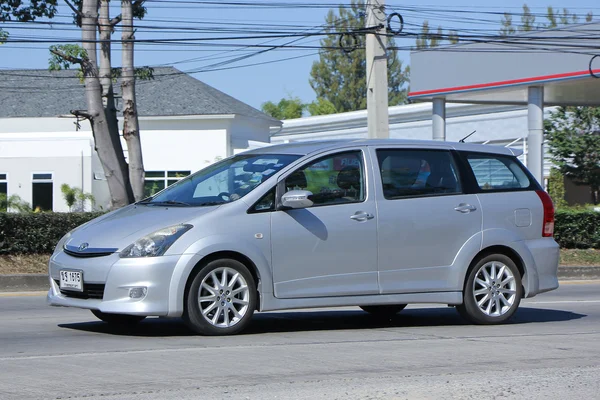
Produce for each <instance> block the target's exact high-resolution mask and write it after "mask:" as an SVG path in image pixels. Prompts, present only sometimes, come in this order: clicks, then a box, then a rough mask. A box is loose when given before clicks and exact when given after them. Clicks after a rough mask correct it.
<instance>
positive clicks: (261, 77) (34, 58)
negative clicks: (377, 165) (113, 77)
mask: <svg viewBox="0 0 600 400" xmlns="http://www.w3.org/2000/svg"><path fill="white" fill-rule="evenodd" d="M280 1H281V0H280ZM291 1H293V2H294V3H296V4H300V3H306V4H309V3H310V4H315V3H319V4H332V5H333V4H337V3H339V2H340V1H337V2H336V1H331V0H325V1H320V2H316V1H315V0H306V1H304V0H289V2H291ZM169 3H170V0H162V1H158V2H156V3H153V2H149V3H148V5H147V8H148V15H147V17H146V19H145V20H144V21H142V22H141V23H140V26H141V24H143V25H144V28H140V31H139V32H138V33H137V34H136V38H137V39H159V38H181V37H184V34H183V33H182V32H181V31H179V32H172V33H169V32H165V28H166V27H175V26H177V27H188V28H197V27H209V28H210V29H212V28H214V31H213V32H212V33H210V32H192V33H189V35H190V36H188V37H194V38H201V37H213V38H214V37H217V36H226V35H235V34H231V33H218V32H216V30H218V29H221V28H225V29H228V28H236V27H239V26H242V24H247V23H253V24H259V25H262V27H263V29H264V27H265V26H271V25H273V24H285V25H291V26H293V27H290V28H288V29H290V31H292V30H294V29H295V31H296V32H314V31H315V29H317V28H318V27H319V26H321V25H322V24H324V22H325V15H326V13H327V9H326V8H293V9H271V8H262V9H257V8H256V7H249V8H239V7H231V8H224V7H222V6H219V7H198V5H197V4H193V2H190V3H185V2H179V1H174V2H171V4H169ZM344 3H346V4H347V3H349V1H345V2H344ZM111 4H112V7H114V10H113V14H116V13H117V11H118V9H117V7H118V6H119V4H120V2H117V1H113V2H112V3H111ZM387 4H388V6H389V8H390V9H392V10H398V11H400V12H401V13H402V14H403V15H404V16H405V22H406V25H407V28H406V29H407V30H409V31H412V32H415V30H416V28H415V26H416V25H420V24H421V22H422V21H423V20H425V19H428V20H429V21H430V23H431V25H433V26H434V27H437V26H438V25H441V26H442V27H444V28H447V29H484V30H488V31H489V32H492V31H496V30H497V29H499V27H500V22H499V21H500V18H501V16H500V15H492V14H473V13H471V11H482V12H495V11H498V12H500V11H513V12H520V10H521V6H522V5H523V0H502V1H496V2H479V1H473V0H463V1H462V2H461V1H460V0H459V2H458V3H454V2H453V3H451V4H450V3H449V2H448V1H447V0H426V2H425V3H416V4H414V5H410V4H409V3H407V2H406V1H399V0H387ZM527 4H528V5H529V6H530V8H531V9H532V11H533V12H534V13H543V12H544V10H545V8H546V6H548V5H551V6H553V7H555V8H561V9H562V7H565V6H566V7H568V8H569V10H570V11H572V12H576V13H578V14H585V13H587V11H589V10H592V11H593V12H594V14H595V15H597V16H598V17H599V18H600V7H599V6H598V5H597V2H595V1H591V0H579V1H570V2H564V1H563V2H557V1H551V0H529V1H527ZM403 7H418V8H423V9H425V8H426V9H427V10H420V11H419V10H415V11H404V12H403V11H401V9H403ZM595 7H596V8H595ZM448 10H465V11H469V12H468V13H464V14H463V15H464V17H462V16H461V15H460V14H450V13H448ZM59 15H60V16H59V18H57V19H55V20H54V22H56V24H54V25H51V26H49V25H38V26H36V29H27V26H23V25H18V24H14V23H6V24H0V27H2V28H3V29H4V30H6V31H8V32H9V33H10V34H11V38H13V39H25V40H27V39H30V38H33V39H36V38H37V39H42V38H43V39H48V40H49V41H52V42H54V41H55V42H56V43H58V42H60V41H61V40H64V39H72V40H74V39H75V40H76V39H78V38H79V37H80V32H79V31H78V30H76V29H75V28H74V27H71V26H70V25H69V24H66V23H67V22H70V21H71V18H70V11H69V9H67V8H66V6H61V7H60V9H59ZM594 19H595V20H596V18H594ZM538 21H539V22H542V18H539V19H538ZM515 22H518V18H515ZM61 23H62V24H61ZM161 26H162V29H153V28H155V27H161ZM310 28H312V30H311V29H310ZM274 29H276V28H274ZM290 40H292V39H287V40H281V39H279V40H274V41H273V40H271V41H269V40H268V39H255V40H249V41H242V40H235V41H229V42H218V43H217V42H214V43H217V45H216V46H215V47H206V46H203V47H199V46H193V47H187V46H186V47H183V46H177V45H166V44H165V45H161V46H156V45H154V46H149V45H146V46H137V48H136V50H137V51H136V56H135V57H136V65H138V66H142V65H155V66H156V65H173V66H175V67H176V68H178V69H180V70H182V71H186V72H187V71H190V72H194V71H197V70H199V69H202V68H206V66H207V65H210V64H214V63H217V62H220V61H227V60H230V59H231V58H234V57H237V56H239V55H247V54H250V53H253V52H256V51H257V50H256V49H240V48H239V47H235V48H230V47H225V46H223V44H224V43H225V44H232V43H233V44H241V43H244V44H246V43H265V42H267V43H268V44H280V43H284V42H285V41H290ZM50 44H52V43H35V44H27V43H12V42H9V43H6V44H4V45H2V46H0V70H1V69H13V68H47V66H48V56H49V53H48V50H47V47H48V46H49V45H50ZM297 44H302V45H308V46H312V45H316V44H318V37H310V38H307V39H304V40H302V41H299V42H298V43H297ZM396 44H397V45H398V46H405V47H408V46H412V45H414V38H399V39H397V41H396ZM315 53H316V50H315V49H287V50H276V51H270V52H267V53H265V54H261V55H256V56H253V57H251V58H249V59H246V60H241V61H240V62H238V63H235V64H228V65H227V66H228V67H229V66H237V65H244V64H249V63H262V62H270V63H268V64H263V65H257V66H252V67H247V68H239V69H229V70H221V71H213V72H198V73H192V75H193V76H194V77H196V78H197V79H200V80H202V81H204V82H206V83H208V84H209V85H212V86H214V87H215V88H217V89H219V90H221V91H224V92H225V93H227V94H229V95H231V96H233V97H236V98H238V99H240V100H242V101H244V102H246V103H248V104H250V105H252V106H254V107H257V108H259V107H260V105H261V104H262V103H263V102H265V101H267V100H272V101H278V100H279V99H281V98H283V97H287V96H288V95H292V96H297V97H300V98H301V99H302V100H303V101H305V102H310V101H312V100H314V97H315V95H314V92H313V90H312V88H311V87H310V85H309V82H308V81H309V73H310V69H311V65H312V63H313V62H314V61H315V60H316V59H317V58H318V56H317V55H316V54H315ZM297 56H302V57H301V58H297V59H294V60H287V61H281V62H279V60H281V59H284V58H291V57H297ZM400 57H401V59H402V60H403V62H405V63H409V61H410V60H409V53H408V52H407V51H404V52H401V53H400ZM113 60H114V62H113V63H114V65H115V66H118V65H119V64H120V52H119V51H116V50H114V51H113Z"/></svg>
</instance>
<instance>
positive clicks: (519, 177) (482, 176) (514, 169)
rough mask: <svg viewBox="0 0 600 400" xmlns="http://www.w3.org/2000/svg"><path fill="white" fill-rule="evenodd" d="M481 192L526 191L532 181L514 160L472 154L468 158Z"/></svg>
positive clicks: (498, 156)
mask: <svg viewBox="0 0 600 400" xmlns="http://www.w3.org/2000/svg"><path fill="white" fill-rule="evenodd" d="M467 160H468V161H469V165H470V166H471V169H472V170H473V174H475V179H476V180H477V185H478V186H479V188H480V189H481V190H484V191H488V190H507V189H508V190H510V189H524V188H528V187H529V186H531V181H530V180H529V178H528V177H527V174H526V173H525V172H524V171H523V169H522V167H521V166H520V165H519V163H517V162H516V161H515V160H514V159H513V158H511V157H507V156H501V155H495V154H490V155H488V154H481V155H480V154H471V155H468V156H467Z"/></svg>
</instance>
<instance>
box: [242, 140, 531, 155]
mask: <svg viewBox="0 0 600 400" xmlns="http://www.w3.org/2000/svg"><path fill="white" fill-rule="evenodd" d="M354 146H377V147H384V146H407V147H419V148H428V149H445V150H463V151H473V152H483V153H495V154H505V155H515V156H519V155H520V154H521V153H520V151H519V150H517V149H511V148H507V147H501V146H486V145H482V144H471V143H458V142H443V141H434V140H405V139H359V140H353V139H336V140H315V141H306V142H294V143H285V144H276V145H273V146H267V147H262V148H259V149H254V150H250V151H247V152H245V153H244V154H298V155H307V154H312V153H318V152H322V151H327V150H335V149H343V148H346V147H354Z"/></svg>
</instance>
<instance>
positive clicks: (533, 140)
mask: <svg viewBox="0 0 600 400" xmlns="http://www.w3.org/2000/svg"><path fill="white" fill-rule="evenodd" d="M527 112H528V114H527V122H528V126H529V135H528V136H527V148H528V149H527V168H529V170H530V171H531V173H532V175H533V176H534V178H535V179H536V180H537V181H538V182H539V184H540V185H542V187H544V87H543V86H530V87H529V88H528V105H527Z"/></svg>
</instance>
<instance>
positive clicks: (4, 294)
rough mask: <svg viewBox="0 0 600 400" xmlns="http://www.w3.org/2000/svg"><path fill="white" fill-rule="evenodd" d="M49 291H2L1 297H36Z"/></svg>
mask: <svg viewBox="0 0 600 400" xmlns="http://www.w3.org/2000/svg"><path fill="white" fill-rule="evenodd" d="M46 294H48V291H45V292H1V293H0V297H35V296H45V295H46Z"/></svg>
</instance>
